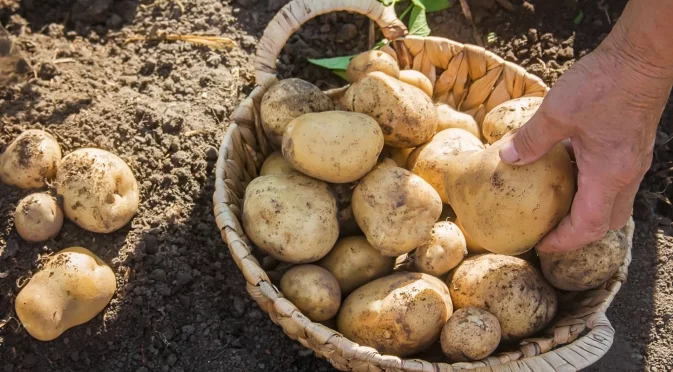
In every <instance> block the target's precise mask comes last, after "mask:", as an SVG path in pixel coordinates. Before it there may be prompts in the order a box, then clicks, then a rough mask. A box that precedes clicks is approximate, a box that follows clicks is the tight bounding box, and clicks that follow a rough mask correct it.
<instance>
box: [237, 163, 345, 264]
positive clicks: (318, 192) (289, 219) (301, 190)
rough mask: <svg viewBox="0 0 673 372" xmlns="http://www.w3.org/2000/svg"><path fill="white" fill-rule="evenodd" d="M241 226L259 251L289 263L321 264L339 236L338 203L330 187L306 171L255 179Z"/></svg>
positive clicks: (244, 205) (245, 201)
mask: <svg viewBox="0 0 673 372" xmlns="http://www.w3.org/2000/svg"><path fill="white" fill-rule="evenodd" d="M241 222H242V224H243V228H244V230H245V232H246V234H247V235H248V237H249V238H250V240H252V242H253V243H255V245H257V247H259V248H260V249H261V250H263V251H265V252H266V253H267V254H269V255H271V256H272V257H274V258H276V259H278V260H280V261H283V262H286V263H294V264H300V263H309V262H313V261H317V260H319V259H321V258H323V257H324V256H325V255H326V254H327V253H328V252H329V251H330V249H332V247H333V246H334V243H336V241H337V239H338V237H339V222H338V221H337V205H336V200H335V198H334V195H333V194H332V193H331V192H330V189H329V188H328V186H327V183H325V182H324V181H320V180H316V179H314V178H310V177H308V176H305V175H303V174H300V173H285V174H272V175H268V176H260V177H257V178H255V179H253V180H252V181H251V182H250V183H249V184H248V187H247V188H246V189H245V196H244V200H243V213H242V216H241Z"/></svg>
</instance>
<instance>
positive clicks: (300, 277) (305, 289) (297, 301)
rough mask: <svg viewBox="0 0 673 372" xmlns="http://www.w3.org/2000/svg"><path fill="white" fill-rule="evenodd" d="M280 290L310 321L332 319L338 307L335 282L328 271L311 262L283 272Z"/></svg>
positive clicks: (337, 293)
mask: <svg viewBox="0 0 673 372" xmlns="http://www.w3.org/2000/svg"><path fill="white" fill-rule="evenodd" d="M280 291H281V293H283V296H285V298H287V299H288V300H289V301H290V302H292V303H293V304H294V306H296V307H297V309H299V311H301V312H302V314H304V315H306V316H307V317H308V318H309V319H311V320H312V321H314V322H322V321H326V320H328V319H331V318H333V317H334V316H335V315H336V314H337V312H338V311H339V307H340V306H341V291H340V289H339V282H338V281H337V280H336V278H335V277H334V275H332V274H331V273H330V272H329V271H327V270H325V269H324V268H322V267H320V266H316V265H312V264H303V265H297V266H294V267H292V268H291V269H289V270H288V271H286V272H285V274H283V277H282V278H281V279H280Z"/></svg>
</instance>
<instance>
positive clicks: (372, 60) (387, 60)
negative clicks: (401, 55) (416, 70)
mask: <svg viewBox="0 0 673 372" xmlns="http://www.w3.org/2000/svg"><path fill="white" fill-rule="evenodd" d="M374 71H381V72H383V73H384V74H387V75H390V76H392V77H394V78H396V79H397V78H399V76H400V68H399V66H398V65H397V61H396V60H395V58H393V57H392V56H391V55H390V54H387V53H384V52H382V51H380V50H368V51H366V52H362V53H360V54H358V55H356V56H355V57H353V58H352V59H351V60H350V62H349V63H348V67H346V78H347V79H348V82H349V83H354V82H356V81H358V80H360V79H361V78H362V77H363V76H365V75H367V74H368V73H370V72H374Z"/></svg>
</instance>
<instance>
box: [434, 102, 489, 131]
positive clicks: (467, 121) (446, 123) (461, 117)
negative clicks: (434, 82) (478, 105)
mask: <svg viewBox="0 0 673 372" xmlns="http://www.w3.org/2000/svg"><path fill="white" fill-rule="evenodd" d="M435 108H436V109H437V117H438V121H437V132H441V131H443V130H444V129H449V128H459V129H463V130H466V131H468V132H470V133H472V134H473V135H474V136H475V137H477V138H478V139H481V133H480V131H479V125H478V124H477V121H476V120H474V118H473V117H472V115H470V114H466V113H464V112H460V111H458V110H454V109H453V108H451V106H449V105H447V104H446V103H440V104H438V105H436V106H435Z"/></svg>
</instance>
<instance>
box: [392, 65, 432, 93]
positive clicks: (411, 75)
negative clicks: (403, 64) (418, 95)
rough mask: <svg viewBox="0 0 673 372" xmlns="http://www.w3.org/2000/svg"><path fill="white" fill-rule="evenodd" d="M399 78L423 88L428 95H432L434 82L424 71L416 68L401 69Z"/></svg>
mask: <svg viewBox="0 0 673 372" xmlns="http://www.w3.org/2000/svg"><path fill="white" fill-rule="evenodd" d="M399 80H400V81H403V82H405V83H407V84H411V85H413V86H415V87H417V88H419V89H421V90H422V91H423V92H425V94H427V95H428V97H432V91H433V86H432V82H430V79H428V77H427V76H425V75H424V74H423V73H422V72H420V71H416V70H402V71H400V77H399Z"/></svg>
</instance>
